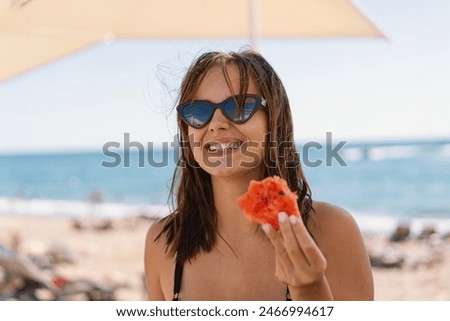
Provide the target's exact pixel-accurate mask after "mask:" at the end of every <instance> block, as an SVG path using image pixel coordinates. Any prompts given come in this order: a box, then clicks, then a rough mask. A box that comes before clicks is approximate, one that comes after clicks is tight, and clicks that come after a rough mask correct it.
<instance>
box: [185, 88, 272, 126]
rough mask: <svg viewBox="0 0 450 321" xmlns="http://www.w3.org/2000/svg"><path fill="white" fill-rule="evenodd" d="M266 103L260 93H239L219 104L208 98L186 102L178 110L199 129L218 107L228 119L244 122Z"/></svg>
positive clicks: (190, 124) (206, 122) (187, 121)
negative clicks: (242, 94) (241, 94)
mask: <svg viewBox="0 0 450 321" xmlns="http://www.w3.org/2000/svg"><path fill="white" fill-rule="evenodd" d="M266 104H267V102H266V100H265V99H264V98H262V97H260V96H258V95H244V96H239V95H238V96H232V97H230V98H227V99H225V100H224V101H222V102H220V103H218V104H214V103H212V102H209V101H207V100H194V101H190V102H186V103H184V104H181V105H178V106H177V112H178V114H179V115H180V117H181V119H182V120H183V121H184V122H185V123H186V124H188V125H189V126H191V127H194V128H197V129H198V128H202V127H205V126H206V124H208V123H209V121H210V120H211V118H212V116H213V115H214V112H215V111H216V109H217V108H219V109H220V110H221V111H222V113H223V114H224V116H225V117H226V118H227V119H228V120H230V121H232V122H233V123H236V124H243V123H245V122H246V121H247V120H249V119H250V118H251V117H252V116H253V115H254V114H255V113H256V111H257V110H258V108H259V106H263V107H266Z"/></svg>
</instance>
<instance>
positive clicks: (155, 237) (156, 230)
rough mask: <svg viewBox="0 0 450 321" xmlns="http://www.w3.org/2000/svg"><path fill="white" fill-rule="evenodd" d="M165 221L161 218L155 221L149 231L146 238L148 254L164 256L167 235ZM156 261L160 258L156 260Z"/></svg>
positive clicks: (157, 256) (158, 256) (146, 251)
mask: <svg viewBox="0 0 450 321" xmlns="http://www.w3.org/2000/svg"><path fill="white" fill-rule="evenodd" d="M164 225H165V221H164V220H160V221H156V222H154V223H153V224H152V225H151V226H150V227H149V229H148V231H147V236H146V240H145V254H146V256H151V257H152V260H154V259H153V258H154V257H156V258H162V256H163V255H164V253H165V252H166V251H165V248H166V237H165V235H164V233H163V229H164ZM154 261H155V263H157V262H159V260H156V259H155V260H154Z"/></svg>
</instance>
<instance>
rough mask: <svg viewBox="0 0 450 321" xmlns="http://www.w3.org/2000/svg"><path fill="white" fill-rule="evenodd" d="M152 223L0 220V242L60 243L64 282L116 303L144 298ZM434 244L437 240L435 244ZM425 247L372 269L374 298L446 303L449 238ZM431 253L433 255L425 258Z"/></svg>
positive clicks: (408, 247) (374, 239)
mask: <svg viewBox="0 0 450 321" xmlns="http://www.w3.org/2000/svg"><path fill="white" fill-rule="evenodd" d="M151 224H152V221H151V220H149V219H145V218H138V217H136V218H128V219H115V220H113V221H112V226H111V228H109V229H106V230H97V229H94V228H91V227H89V228H85V229H82V230H77V229H75V228H74V227H73V222H72V221H71V220H69V219H67V218H50V217H36V216H7V215H1V216H0V244H2V245H4V246H7V247H9V246H11V245H12V240H13V239H14V235H19V237H20V248H19V249H20V252H22V253H31V254H39V253H43V252H44V251H45V250H46V249H48V247H49V246H50V245H51V244H59V245H63V246H64V247H66V248H67V249H69V252H70V253H71V255H72V258H73V261H74V262H73V264H68V263H61V264H58V265H56V266H55V271H56V272H57V273H58V274H59V275H61V276H64V277H65V278H67V279H69V280H76V279H79V278H84V279H89V280H95V281H105V282H114V283H116V284H121V287H119V288H118V289H117V290H116V292H115V294H116V299H118V300H145V298H146V294H145V286H144V282H143V274H144V272H143V271H144V269H143V252H144V240H145V235H146V232H147V229H148V227H149V226H150V225H151ZM365 239H366V243H367V247H368V249H369V251H370V252H375V251H378V250H380V248H384V249H386V246H388V245H386V244H385V243H383V242H385V238H382V237H381V236H373V235H372V236H366V237H365ZM435 243H436V242H435ZM438 243H439V244H438V245H437V246H434V247H433V251H432V250H431V249H430V246H429V245H428V243H426V244H425V243H424V241H417V240H411V241H406V242H402V243H399V245H394V248H395V249H397V251H398V250H399V249H400V250H401V251H402V253H403V255H404V256H405V257H406V261H407V264H404V265H403V267H401V268H379V267H378V268H375V267H374V268H373V275H374V282H375V299H376V300H450V277H449V276H450V240H448V238H447V239H443V240H439V242H438ZM431 252H433V256H430V255H429V254H430V253H431Z"/></svg>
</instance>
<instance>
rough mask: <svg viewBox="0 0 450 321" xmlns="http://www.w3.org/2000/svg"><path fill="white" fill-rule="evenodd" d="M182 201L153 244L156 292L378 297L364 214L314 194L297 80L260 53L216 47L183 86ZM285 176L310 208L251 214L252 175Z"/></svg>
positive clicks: (149, 270) (162, 296)
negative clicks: (304, 157)
mask: <svg viewBox="0 0 450 321" xmlns="http://www.w3.org/2000/svg"><path fill="white" fill-rule="evenodd" d="M179 102H180V105H179V106H178V107H177V111H178V125H179V130H180V141H181V156H180V162H179V164H178V167H177V169H176V171H175V175H174V180H173V184H172V190H171V195H172V196H176V207H175V210H174V211H173V212H172V213H171V214H170V215H169V216H168V217H167V218H165V219H163V220H161V221H160V222H158V223H155V224H153V225H152V226H151V227H150V229H149V232H148V235H147V240H146V249H145V275H146V283H147V289H148V296H149V299H150V300H178V299H180V300H214V301H218V300H252V301H254V300H256V301H260V300H285V299H287V300H290V299H292V300H372V299H373V281H372V274H371V269H370V265H369V261H368V256H367V254H366V250H365V247H364V243H363V240H362V237H361V234H360V232H359V229H358V227H357V225H356V223H355V221H354V220H353V218H352V217H351V216H350V214H348V213H347V212H346V211H344V210H343V209H341V208H338V207H335V206H333V205H330V204H327V203H323V202H317V201H314V202H313V201H312V199H311V192H310V189H309V187H308V184H307V182H306V179H305V177H304V175H303V173H302V170H301V166H300V162H299V158H298V155H297V152H296V150H295V144H294V140H293V127H292V118H291V111H290V106H289V102H288V98H287V95H286V92H285V89H284V87H283V85H282V83H281V80H280V79H279V78H278V76H277V74H276V73H275V71H274V70H273V68H272V67H271V66H270V65H269V64H268V62H267V61H266V60H265V59H264V58H263V57H262V56H261V55H259V54H258V53H256V52H253V51H245V52H241V53H219V52H210V53H205V54H203V55H202V56H200V57H199V58H198V59H197V60H196V61H194V63H193V64H192V66H191V67H190V69H189V70H188V72H187V74H186V76H185V78H184V80H183V82H182V85H181V91H180V97H179ZM274 175H277V176H280V177H282V178H284V179H285V180H286V181H287V183H288V185H289V187H290V189H291V190H292V191H295V192H296V193H297V194H298V196H299V197H298V204H299V209H300V211H301V217H302V219H296V218H295V217H294V216H290V217H289V216H288V215H286V213H279V215H278V220H279V225H280V228H279V230H278V231H275V230H274V229H273V228H272V227H270V226H269V225H263V226H262V228H260V227H261V226H258V225H257V224H256V223H252V222H249V221H248V220H247V219H246V218H245V217H244V215H243V213H242V212H241V210H240V208H239V207H238V205H237V202H236V200H237V198H238V197H239V196H241V195H242V194H244V193H245V192H246V190H247V188H248V185H249V182H250V181H251V180H261V179H263V178H265V177H268V176H274Z"/></svg>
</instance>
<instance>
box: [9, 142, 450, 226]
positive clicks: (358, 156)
mask: <svg viewBox="0 0 450 321" xmlns="http://www.w3.org/2000/svg"><path fill="white" fill-rule="evenodd" d="M342 143H343V144H342ZM340 144H341V145H339V144H334V145H333V144H331V145H330V146H327V145H321V144H303V145H301V144H299V145H298V151H299V154H300V158H301V161H302V167H303V171H304V173H305V176H306V179H307V181H308V183H309V185H310V187H311V190H312V197H313V199H315V200H320V201H326V202H329V203H332V204H334V205H337V206H340V207H342V208H344V209H345V210H347V211H348V212H350V213H351V214H352V215H353V216H354V218H355V220H356V221H357V223H358V225H359V226H360V229H361V230H362V231H363V232H365V233H391V232H392V231H393V230H394V229H395V228H396V227H397V226H398V224H408V225H409V226H410V227H411V232H412V233H413V234H414V233H416V234H419V233H420V231H421V230H422V229H423V228H425V227H429V226H431V227H434V228H435V229H436V231H437V232H438V233H442V234H448V233H450V139H448V140H435V141H430V140H428V141H399V142H394V141H389V142H373V141H370V142H358V143H349V142H340ZM176 157H177V150H175V149H171V148H170V147H167V146H162V147H161V148H154V149H151V150H145V151H144V152H142V150H141V151H140V152H139V151H138V150H129V151H123V150H121V151H120V152H115V153H111V152H109V153H105V152H103V151H102V150H100V151H89V152H70V153H67V152H66V153H56V152H52V153H31V154H23V153H22V154H18V153H16V154H2V155H0V215H2V214H3V215H4V214H8V215H11V214H12V215H46V216H55V217H58V216H67V217H82V216H86V215H97V216H106V217H124V216H131V215H145V216H150V217H155V218H159V217H164V216H165V215H167V213H168V212H169V209H170V206H169V199H168V197H169V189H170V185H171V182H172V176H173V172H174V169H175V166H176Z"/></svg>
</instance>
